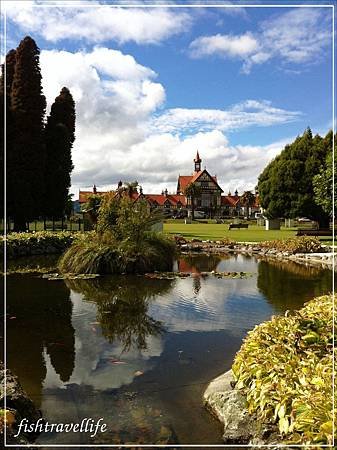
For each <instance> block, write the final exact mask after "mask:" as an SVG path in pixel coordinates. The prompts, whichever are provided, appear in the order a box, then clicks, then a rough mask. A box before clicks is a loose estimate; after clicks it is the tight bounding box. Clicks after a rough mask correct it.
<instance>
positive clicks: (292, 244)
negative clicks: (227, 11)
mask: <svg viewBox="0 0 337 450" xmlns="http://www.w3.org/2000/svg"><path fill="white" fill-rule="evenodd" d="M259 245H260V246H261V247H262V248H266V249H275V250H279V251H280V252H289V253H316V252H320V251H322V246H321V243H320V240H319V239H318V238H317V237H311V236H296V237H292V238H288V239H283V240H281V239H278V240H275V241H266V242H261V243H260V244H259Z"/></svg>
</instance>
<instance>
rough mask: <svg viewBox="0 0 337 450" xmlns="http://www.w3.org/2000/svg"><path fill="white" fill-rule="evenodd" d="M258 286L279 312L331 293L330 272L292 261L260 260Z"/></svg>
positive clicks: (295, 307) (298, 306)
mask: <svg viewBox="0 0 337 450" xmlns="http://www.w3.org/2000/svg"><path fill="white" fill-rule="evenodd" d="M257 287H258V289H259V290H260V292H261V293H262V294H264V296H265V297H266V298H267V301H268V302H269V303H271V304H272V305H273V306H274V307H275V308H276V309H277V310H278V311H284V310H286V309H297V308H300V307H301V306H302V305H303V303H304V302H305V301H307V300H310V299H312V298H313V297H316V296H319V295H323V293H328V292H331V289H332V271H330V270H328V269H322V268H320V267H312V266H305V265H304V264H299V263H296V262H294V261H278V260H273V259H268V261H263V260H262V261H260V262H259V265H258V278H257Z"/></svg>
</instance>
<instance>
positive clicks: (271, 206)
mask: <svg viewBox="0 0 337 450" xmlns="http://www.w3.org/2000/svg"><path fill="white" fill-rule="evenodd" d="M331 137H332V134H331ZM330 140H331V138H330V137H329V134H328V135H327V136H326V137H325V138H324V139H323V138H322V137H321V136H319V135H316V136H315V137H313V136H312V133H311V130H310V128H308V129H307V130H306V131H305V132H304V134H303V135H302V136H299V137H297V138H296V139H295V141H294V142H293V143H292V144H290V145H287V146H286V147H285V148H284V149H283V151H282V152H281V153H280V154H279V155H278V156H277V157H276V158H275V159H274V160H273V161H271V162H270V163H269V164H268V166H267V167H266V168H265V169H264V171H263V172H262V173H261V175H260V176H259V182H258V190H259V195H260V201H261V206H262V208H264V210H265V215H266V216H267V217H269V218H276V217H285V218H296V217H298V216H306V217H309V218H310V219H312V220H317V221H318V222H319V224H320V226H321V227H326V226H327V223H328V221H329V217H328V215H327V214H326V213H325V212H324V210H323V209H322V207H321V206H320V205H318V204H317V203H316V201H315V195H314V190H313V178H314V176H315V175H317V174H318V173H319V171H320V169H321V167H322V166H323V165H324V163H325V159H326V155H327V153H328V151H329V145H330Z"/></svg>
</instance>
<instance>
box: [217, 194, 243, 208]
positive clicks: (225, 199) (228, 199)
mask: <svg viewBox="0 0 337 450" xmlns="http://www.w3.org/2000/svg"><path fill="white" fill-rule="evenodd" d="M239 201H240V197H239V196H238V195H222V196H221V205H224V206H231V207H235V206H237V204H238V203H239Z"/></svg>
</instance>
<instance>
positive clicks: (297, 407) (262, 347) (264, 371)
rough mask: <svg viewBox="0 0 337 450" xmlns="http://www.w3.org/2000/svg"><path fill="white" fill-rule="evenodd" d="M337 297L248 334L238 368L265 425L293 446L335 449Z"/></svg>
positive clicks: (323, 299)
mask: <svg viewBox="0 0 337 450" xmlns="http://www.w3.org/2000/svg"><path fill="white" fill-rule="evenodd" d="M332 363H333V301H332V295H325V296H322V297H318V298H315V299H313V300H311V301H310V302H308V303H306V305H305V306H304V307H303V308H302V309H301V310H299V311H296V312H294V313H293V314H292V315H287V313H286V315H285V316H284V317H273V318H272V319H271V320H270V321H268V322H265V323H263V324H261V325H258V326H256V327H255V328H254V330H252V331H251V332H249V333H248V337H247V338H246V339H245V341H244V344H243V345H242V347H241V349H240V350H239V352H238V353H237V354H236V356H235V360H234V364H233V367H232V370H233V373H234V376H235V378H236V380H237V384H236V387H237V388H238V389H242V391H243V393H244V394H245V395H246V398H247V402H248V411H249V412H250V413H256V414H257V418H258V420H260V421H261V422H264V423H266V422H269V423H274V424H276V425H277V426H278V429H279V432H280V434H281V436H282V439H283V440H285V441H286V443H289V444H307V445H309V444H311V445H320V444H327V445H332V441H333V425H332V424H333V411H332V409H333V408H332V395H333V389H332V382H333V377H332V370H333V367H332V366H333V364H332Z"/></svg>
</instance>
